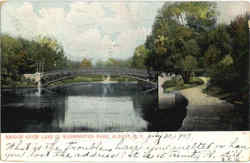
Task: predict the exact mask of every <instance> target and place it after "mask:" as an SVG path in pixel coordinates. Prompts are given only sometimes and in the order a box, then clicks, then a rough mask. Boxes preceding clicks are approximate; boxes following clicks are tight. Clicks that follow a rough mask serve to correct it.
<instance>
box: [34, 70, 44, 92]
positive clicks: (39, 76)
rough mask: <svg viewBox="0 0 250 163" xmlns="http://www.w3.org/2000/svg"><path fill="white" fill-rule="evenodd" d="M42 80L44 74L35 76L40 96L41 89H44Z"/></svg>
mask: <svg viewBox="0 0 250 163" xmlns="http://www.w3.org/2000/svg"><path fill="white" fill-rule="evenodd" d="M41 79H42V73H40V72H37V73H36V74H35V81H36V83H37V89H38V92H39V94H40V93H41V88H42V82H41Z"/></svg>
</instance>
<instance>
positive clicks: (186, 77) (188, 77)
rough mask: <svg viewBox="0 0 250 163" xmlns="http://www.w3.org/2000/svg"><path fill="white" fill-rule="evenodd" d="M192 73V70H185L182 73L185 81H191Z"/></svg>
mask: <svg viewBox="0 0 250 163" xmlns="http://www.w3.org/2000/svg"><path fill="white" fill-rule="evenodd" d="M191 74H192V73H191V72H190V71H184V72H182V73H181V76H182V79H183V81H184V83H188V82H189V81H190V77H191Z"/></svg>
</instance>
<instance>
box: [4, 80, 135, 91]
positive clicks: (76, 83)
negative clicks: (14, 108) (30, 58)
mask: <svg viewBox="0 0 250 163" xmlns="http://www.w3.org/2000/svg"><path fill="white" fill-rule="evenodd" d="M97 83H102V84H114V83H134V84H137V83H138V82H137V81H94V82H87V81H86V82H72V83H65V84H60V85H51V86H48V87H46V88H49V89H50V88H55V87H61V86H73V85H82V84H97ZM31 88H33V89H36V88H37V86H29V87H20V86H19V87H1V90H15V89H31Z"/></svg>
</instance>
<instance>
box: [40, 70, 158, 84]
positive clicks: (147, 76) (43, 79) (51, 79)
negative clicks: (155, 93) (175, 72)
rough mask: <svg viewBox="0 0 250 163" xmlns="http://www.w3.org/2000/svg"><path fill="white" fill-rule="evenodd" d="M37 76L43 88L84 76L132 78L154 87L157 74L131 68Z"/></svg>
mask: <svg viewBox="0 0 250 163" xmlns="http://www.w3.org/2000/svg"><path fill="white" fill-rule="evenodd" d="M36 74H39V77H37V78H38V80H36V81H37V82H38V83H39V84H38V85H40V86H43V87H46V86H48V85H49V84H52V83H55V82H58V81H62V80H65V79H69V78H73V77H76V76H84V75H110V76H123V77H129V78H134V79H136V80H140V81H145V82H148V83H150V84H152V85H154V86H156V85H157V82H156V80H157V73H156V72H154V71H148V70H145V69H133V68H82V69H75V70H57V71H51V72H46V73H36Z"/></svg>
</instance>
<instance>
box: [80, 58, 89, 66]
mask: <svg viewBox="0 0 250 163" xmlns="http://www.w3.org/2000/svg"><path fill="white" fill-rule="evenodd" d="M80 67H81V68H90V67H92V63H91V60H89V59H87V58H83V60H82V62H81V64H80Z"/></svg>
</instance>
